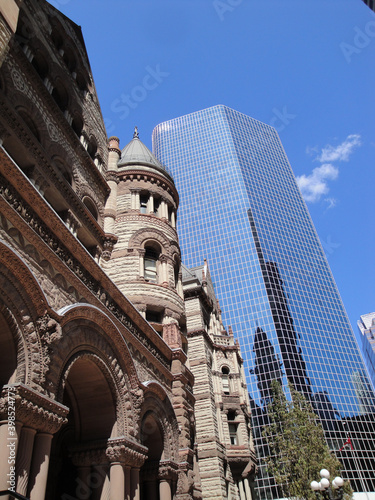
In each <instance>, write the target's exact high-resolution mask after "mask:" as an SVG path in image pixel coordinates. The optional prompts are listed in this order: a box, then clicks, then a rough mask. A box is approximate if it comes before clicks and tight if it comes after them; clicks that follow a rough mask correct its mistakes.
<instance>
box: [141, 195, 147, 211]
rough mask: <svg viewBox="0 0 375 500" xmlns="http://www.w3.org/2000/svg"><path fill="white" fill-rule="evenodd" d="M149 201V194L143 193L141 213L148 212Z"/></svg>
mask: <svg viewBox="0 0 375 500" xmlns="http://www.w3.org/2000/svg"><path fill="white" fill-rule="evenodd" d="M147 203H148V196H147V195H144V194H143V195H141V197H140V212H141V214H147Z"/></svg>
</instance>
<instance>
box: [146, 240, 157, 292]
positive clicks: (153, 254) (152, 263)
mask: <svg viewBox="0 0 375 500" xmlns="http://www.w3.org/2000/svg"><path fill="white" fill-rule="evenodd" d="M158 259H159V252H158V251H157V250H155V249H154V248H150V247H146V253H145V257H144V277H145V280H147V281H150V282H151V283H157V280H158V273H157V272H158V265H157V264H158Z"/></svg>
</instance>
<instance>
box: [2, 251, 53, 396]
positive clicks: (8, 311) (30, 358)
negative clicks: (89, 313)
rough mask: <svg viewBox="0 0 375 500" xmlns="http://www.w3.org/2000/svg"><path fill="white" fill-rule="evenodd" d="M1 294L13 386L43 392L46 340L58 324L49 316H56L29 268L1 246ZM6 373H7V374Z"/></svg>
mask: <svg viewBox="0 0 375 500" xmlns="http://www.w3.org/2000/svg"><path fill="white" fill-rule="evenodd" d="M0 290H1V300H0V312H1V315H2V321H3V324H6V325H7V327H6V328H7V329H6V330H4V331H2V332H1V334H2V335H3V334H4V335H5V336H4V337H3V340H4V342H5V343H6V345H7V347H8V348H10V349H11V352H12V353H13V354H12V361H11V365H12V366H13V368H15V369H16V373H15V374H14V375H13V376H12V377H11V378H12V382H23V383H25V384H28V385H29V386H30V387H32V388H34V389H37V390H42V385H43V382H44V377H45V373H46V371H47V370H48V364H49V357H48V352H47V350H46V349H43V340H45V339H46V338H47V337H48V336H49V333H50V331H51V327H52V326H55V325H56V322H55V321H54V320H53V319H52V318H51V317H50V316H49V314H48V312H50V313H51V314H53V313H52V311H51V310H50V308H49V306H48V303H47V300H46V297H45V296H44V294H43V292H42V290H41V289H40V287H39V284H38V282H37V281H36V279H35V278H34V276H33V274H32V272H31V271H30V269H29V268H28V266H27V265H26V264H25V263H24V262H22V260H21V258H20V257H19V256H18V255H17V254H16V253H15V252H14V251H13V250H12V249H10V248H9V247H8V246H7V245H6V244H5V243H2V242H0ZM46 318H49V320H50V321H51V322H52V323H49V326H50V330H46V329H45V328H44V325H45V324H46V323H45V322H46ZM49 320H47V323H48V321H49ZM11 338H12V339H13V341H12V340H11ZM12 342H13V344H12ZM12 346H13V347H12ZM12 349H13V350H12ZM15 359H16V366H15V367H14V360H15ZM6 372H7V370H5V372H4V373H6ZM4 376H5V375H4Z"/></svg>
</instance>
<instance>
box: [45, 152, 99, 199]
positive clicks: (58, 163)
mask: <svg viewBox="0 0 375 500" xmlns="http://www.w3.org/2000/svg"><path fill="white" fill-rule="evenodd" d="M53 163H54V165H55V166H56V168H57V169H58V170H59V171H60V172H61V174H62V176H63V177H64V179H65V180H66V181H67V182H68V183H69V184H70V185H71V186H73V175H72V172H71V171H70V169H69V168H68V167H67V165H66V164H65V163H64V162H63V161H62V160H61V159H60V158H54V159H53ZM89 201H90V200H89ZM87 208H88V207H87Z"/></svg>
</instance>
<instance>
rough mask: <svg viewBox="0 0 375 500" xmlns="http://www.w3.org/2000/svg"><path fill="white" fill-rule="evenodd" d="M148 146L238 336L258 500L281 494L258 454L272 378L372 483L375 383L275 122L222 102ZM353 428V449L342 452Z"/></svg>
mask: <svg viewBox="0 0 375 500" xmlns="http://www.w3.org/2000/svg"><path fill="white" fill-rule="evenodd" d="M153 148H154V152H155V154H156V156H157V157H158V158H159V160H160V161H161V162H163V163H164V164H166V165H167V166H168V168H169V169H170V170H171V173H172V175H173V177H174V180H175V183H176V186H177V188H178V190H179V194H180V208H179V219H178V231H179V236H180V244H181V249H182V258H183V261H184V263H185V265H187V266H188V267H195V266H198V265H201V264H202V262H203V259H204V258H207V260H208V264H209V268H210V272H211V276H212V278H213V281H214V284H215V288H216V294H217V296H218V297H219V299H220V304H221V307H222V309H223V315H224V322H225V324H226V325H231V326H232V327H233V330H234V334H235V336H236V337H237V338H238V339H239V341H240V344H241V350H242V355H243V356H244V359H245V364H244V366H245V369H246V374H247V383H248V389H249V393H250V397H251V400H252V405H253V409H252V419H253V432H254V438H255V440H256V445H257V451H258V456H259V458H260V471H259V476H258V480H257V494H258V496H259V498H272V497H274V498H276V497H279V496H281V494H280V492H279V491H278V490H277V488H276V487H275V485H274V482H273V480H272V478H269V477H268V476H267V473H266V471H265V465H264V463H263V461H262V455H264V453H266V451H265V446H264V444H263V441H262V437H261V430H262V427H263V425H265V424H267V412H266V407H267V404H268V403H269V401H270V385H271V381H272V380H273V379H277V380H280V381H281V382H282V383H283V385H284V387H286V380H287V379H289V380H290V381H291V382H292V383H293V385H294V386H295V388H296V389H297V390H298V391H300V392H302V393H303V394H304V395H305V396H306V397H307V398H308V399H309V400H310V401H311V402H312V403H313V405H314V407H315V410H316V412H317V413H318V414H319V416H320V418H321V421H322V424H323V427H324V429H325V435H326V438H327V442H328V443H329V445H330V447H331V449H333V450H335V451H336V452H337V456H338V458H339V459H340V460H341V462H342V463H343V465H344V471H343V475H344V477H345V478H349V479H351V484H352V487H353V489H354V490H355V491H364V490H367V491H369V492H374V491H375V478H374V464H375V424H374V420H375V408H374V398H373V391H372V388H371V385H370V384H369V381H368V378H367V375H366V371H365V369H364V366H363V362H362V358H361V356H360V354H359V351H358V347H357V344H356V341H355V338H354V334H353V332H352V329H351V326H350V324H349V320H348V318H347V315H346V312H345V309H344V307H343V304H342V302H341V299H340V296H339V293H338V290H337V288H336V285H335V282H334V279H333V277H332V274H331V271H330V268H329V266H328V263H327V260H326V257H325V255H324V251H323V249H322V246H321V244H320V241H319V238H318V236H317V233H316V231H315V228H314V225H313V223H312V220H311V218H310V215H309V212H308V210H307V208H306V205H305V203H304V201H303V199H302V197H301V194H300V192H299V189H298V187H297V184H296V181H295V177H294V174H293V171H292V169H291V167H290V165H289V162H288V159H287V157H286V154H285V152H284V149H283V147H282V144H281V142H280V139H279V137H278V134H277V132H276V131H275V129H274V128H272V127H270V126H269V125H266V124H264V123H261V122H259V121H257V120H254V119H253V118H250V117H248V116H246V115H244V114H242V113H239V112H237V111H234V110H232V109H230V108H227V107H225V106H222V105H219V106H214V107H212V108H209V109H205V110H203V111H199V112H196V113H192V114H190V115H186V116H183V117H180V118H176V119H173V120H170V121H167V122H164V123H161V124H160V125H158V126H157V127H156V128H155V130H154V132H153ZM285 390H287V389H285ZM348 436H349V437H350V438H351V442H352V443H353V447H354V450H351V448H350V447H349V446H345V447H344V448H343V449H342V450H341V451H338V450H339V449H340V448H341V447H342V446H343V444H344V443H345V442H346V441H347V437H348ZM358 469H359V470H361V471H362V473H360V474H359V473H358Z"/></svg>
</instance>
